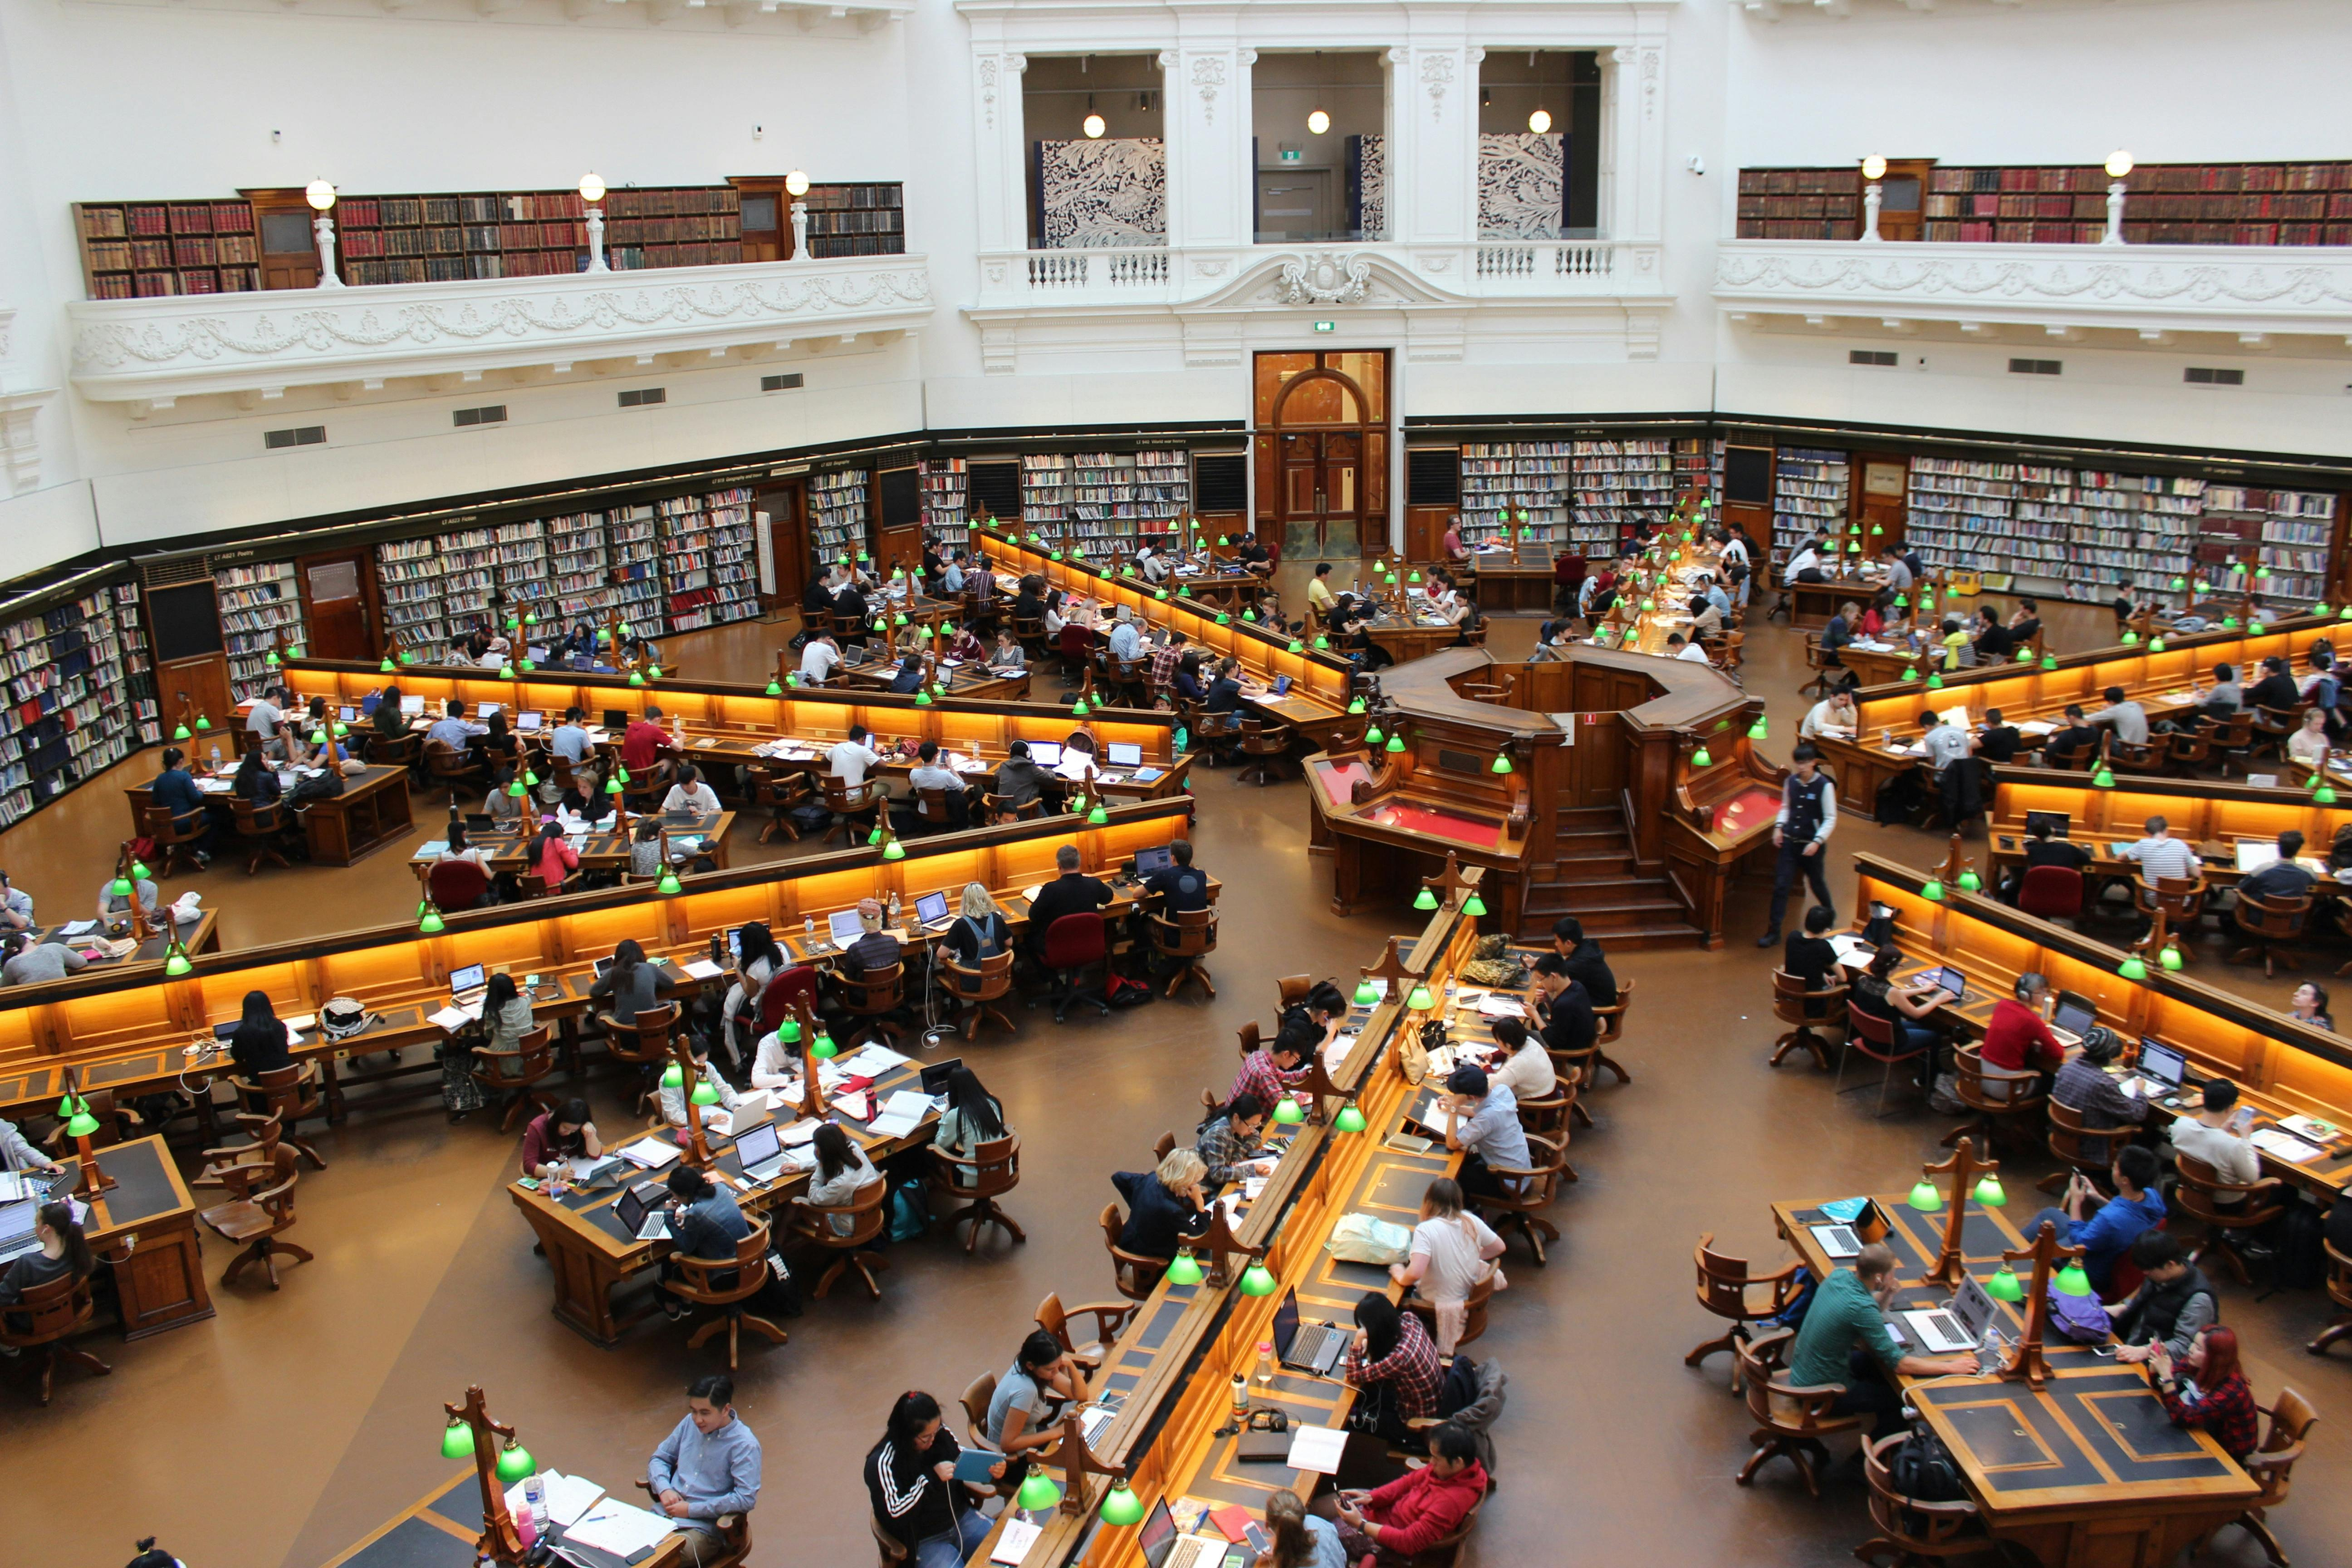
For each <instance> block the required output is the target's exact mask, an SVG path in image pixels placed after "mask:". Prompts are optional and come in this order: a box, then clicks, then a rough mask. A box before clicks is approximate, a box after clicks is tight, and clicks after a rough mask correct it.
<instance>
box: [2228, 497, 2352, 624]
mask: <svg viewBox="0 0 2352 1568" xmlns="http://www.w3.org/2000/svg"><path fill="white" fill-rule="evenodd" d="M2336 504H2337V503H2336V497H2335V496H2334V495H2333V494H2331V493H2330V492H2328V491H2326V490H2285V489H2248V488H2245V487H2242V486H2237V485H2219V484H2216V485H2208V486H2207V487H2206V489H2205V511H2204V516H2203V519H2202V521H2201V531H2200V534H2199V544H2200V548H2199V550H2198V552H2197V563H2198V567H2199V570H2200V572H2202V573H2203V574H2205V576H2206V577H2207V579H2208V580H2209V581H2211V582H2214V583H2217V584H2222V585H2224V586H2225V587H2228V588H2236V587H2239V586H2240V585H2241V584H2242V581H2243V579H2242V578H2239V577H2238V576H2237V575H2236V568H2237V566H2238V564H2239V563H2241V562H2242V560H2243V559H2244V554H2245V551H2246V550H2247V548H2249V547H2252V548H2254V549H2257V550H2259V551H2260V552H2261V555H2260V558H2259V560H2258V561H2257V562H2256V565H2257V567H2258V568H2260V567H2264V566H2267V567H2268V568H2270V573H2271V574H2270V575H2269V576H2268V577H2263V576H2261V575H2259V574H2258V575H2257V576H2256V577H2255V578H2254V598H2255V600H2256V601H2257V602H2258V603H2261V604H2263V605H2289V606H2294V607H2297V608H2300V607H2302V606H2305V605H2311V604H2314V603H2316V602H2318V601H2319V600H2322V599H2325V598H2327V597H2328V596H2329V587H2328V584H2329V581H2330V579H2329V577H2328V571H2327V565H2328V557H2329V553H2330V551H2331V549H2332V547H2333V545H2334V542H2335V538H2336Z"/></svg>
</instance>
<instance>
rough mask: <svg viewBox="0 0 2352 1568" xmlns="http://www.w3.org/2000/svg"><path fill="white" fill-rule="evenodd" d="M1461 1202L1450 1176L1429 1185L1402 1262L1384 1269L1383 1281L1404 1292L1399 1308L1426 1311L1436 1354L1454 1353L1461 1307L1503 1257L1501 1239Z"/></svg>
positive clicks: (1459, 1334) (1459, 1189)
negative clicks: (1432, 1323)
mask: <svg viewBox="0 0 2352 1568" xmlns="http://www.w3.org/2000/svg"><path fill="white" fill-rule="evenodd" d="M1463 1203H1464V1198H1463V1194H1462V1186H1461V1184H1460V1183H1458V1182H1456V1181H1454V1179H1453V1178H1452V1177H1450V1176H1440V1177H1438V1178H1437V1179H1436V1180H1435V1181H1433V1182H1432V1183H1430V1184H1429V1190H1428V1191H1426V1192H1424V1193H1423V1194H1422V1197H1421V1222H1420V1223H1419V1224H1418V1225H1416V1226H1413V1227H1412V1250H1411V1252H1410V1253H1409V1254H1408V1255H1407V1257H1406V1258H1405V1261H1404V1262H1402V1263H1391V1264H1390V1265H1389V1278H1390V1279H1393V1280H1395V1281H1396V1282H1397V1283H1398V1284H1400V1285H1402V1286H1403V1287H1404V1288H1405V1291H1406V1297H1407V1299H1406V1301H1405V1303H1404V1304H1405V1306H1406V1307H1408V1308H1415V1307H1425V1308H1428V1309H1430V1315H1431V1316H1432V1318H1433V1319H1434V1320H1435V1321H1436V1324H1437V1336H1436V1337H1437V1353H1438V1354H1439V1355H1441V1356H1450V1355H1452V1354H1453V1353H1454V1345H1455V1344H1456V1343H1458V1342H1460V1340H1461V1338H1462V1330H1463V1328H1464V1327H1465V1322H1464V1312H1463V1303H1464V1302H1465V1300H1468V1298H1469V1295H1470V1292H1471V1291H1473V1290H1475V1289H1477V1288H1478V1287H1479V1286H1480V1285H1482V1284H1484V1283H1485V1282H1486V1280H1487V1279H1489V1278H1491V1277H1492V1276H1493V1275H1494V1273H1495V1266H1496V1260H1497V1259H1499V1258H1501V1257H1502V1256H1503V1238H1502V1237H1499V1236H1496V1234H1495V1232H1494V1231H1493V1229H1492V1228H1491V1227H1489V1226H1487V1224H1486V1221H1485V1220H1483V1219H1480V1218H1479V1217H1478V1216H1477V1215H1475V1214H1472V1213H1470V1212H1469V1211H1468V1210H1466V1209H1465V1208H1464V1207H1463ZM1499 1285H1500V1282H1499V1281H1497V1286H1498V1288H1499Z"/></svg>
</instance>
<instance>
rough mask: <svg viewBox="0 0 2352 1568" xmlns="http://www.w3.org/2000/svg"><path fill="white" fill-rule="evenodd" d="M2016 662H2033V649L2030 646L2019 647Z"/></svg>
mask: <svg viewBox="0 0 2352 1568" xmlns="http://www.w3.org/2000/svg"><path fill="white" fill-rule="evenodd" d="M2017 662H2018V663H2020V664H2032V662H2033V650H2032V648H2030V647H2021V648H2019V649H2018V650H2017Z"/></svg>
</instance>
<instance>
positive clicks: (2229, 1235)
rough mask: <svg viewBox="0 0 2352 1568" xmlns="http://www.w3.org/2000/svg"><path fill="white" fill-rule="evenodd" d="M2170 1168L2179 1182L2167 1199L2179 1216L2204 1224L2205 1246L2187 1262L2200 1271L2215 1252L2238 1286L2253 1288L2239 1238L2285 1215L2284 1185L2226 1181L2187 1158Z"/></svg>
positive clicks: (2272, 1178)
mask: <svg viewBox="0 0 2352 1568" xmlns="http://www.w3.org/2000/svg"><path fill="white" fill-rule="evenodd" d="M2174 1169H2176V1170H2177V1171H2178V1172H2179V1175H2180V1180H2179V1182H2178V1183H2177V1184H2175V1185H2174V1187H2173V1189H2172V1201H2173V1202H2174V1203H2175V1204H2177V1205H2179V1207H2180V1212H2181V1213H2183V1214H2185V1215H2188V1216H2189V1218H2191V1219H2194V1220H2198V1221H2201V1222H2202V1223H2203V1225H2204V1226H2205V1243H2204V1245H2203V1246H2201V1247H2199V1248H2198V1249H2197V1251H2196V1254H2195V1255H2194V1256H2193V1257H2191V1258H2189V1261H2190V1262H2191V1263H2194V1264H2196V1265H2197V1266H2198V1267H2200V1268H2203V1267H2204V1266H2205V1260H2206V1259H2207V1258H2213V1257H2215V1256H2216V1255H2217V1254H2218V1255H2219V1257H2220V1258H2221V1262H2222V1263H2223V1264H2224V1265H2225V1266H2226V1267H2227V1268H2229V1271H2230V1272H2231V1274H2233V1275H2235V1276H2237V1279H2238V1283H2239V1284H2241V1285H2250V1284H2252V1279H2250V1278H2248V1276H2247V1273H2246V1260H2245V1258H2243V1257H2242V1256H2241V1255H2240V1253H2239V1250H2238V1245H2239V1239H2240V1238H2241V1237H2244V1236H2246V1235H2247V1234H2248V1233H2250V1232H2252V1231H2254V1230H2257V1229H2259V1228H2260V1227H2262V1226H2266V1225H2268V1224H2270V1222H2271V1221H2273V1220H2274V1219H2276V1218H2278V1216H2279V1215H2281V1214H2283V1213H2284V1212H2285V1209H2286V1203H2287V1197H2288V1195H2289V1194H2288V1191H2287V1186H2286V1184H2285V1183H2284V1181H2282V1180H2281V1179H2280V1178H2278V1177H2276V1176H2264V1177H2263V1178H2262V1180H2260V1181H2258V1182H2250V1183H2246V1184H2242V1185H2241V1184H2238V1183H2235V1182H2225V1181H2223V1180H2222V1179H2221V1173H2220V1172H2219V1171H2216V1170H2215V1169H2214V1168H2213V1167H2212V1166H2210V1165H2209V1164H2207V1163H2205V1162H2204V1161H2202V1160H2200V1159H2198V1158H2196V1157H2195V1156H2194V1155H2190V1154H2179V1155H2176V1156H2175V1159H2174Z"/></svg>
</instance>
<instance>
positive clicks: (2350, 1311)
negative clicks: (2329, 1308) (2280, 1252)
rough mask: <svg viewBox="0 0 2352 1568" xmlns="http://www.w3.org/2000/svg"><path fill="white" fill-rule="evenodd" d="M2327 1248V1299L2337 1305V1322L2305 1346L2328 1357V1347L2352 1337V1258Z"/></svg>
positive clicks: (2327, 1245)
mask: <svg viewBox="0 0 2352 1568" xmlns="http://www.w3.org/2000/svg"><path fill="white" fill-rule="evenodd" d="M2322 1245H2323V1246H2326V1247H2327V1299H2328V1300H2330V1301H2332V1302H2333V1303H2335V1306H2336V1321H2334V1322H2332V1323H2330V1324H2328V1325H2327V1327H2326V1328H2324V1329H2322V1330H2320V1331H2319V1337H2318V1338H2317V1339H2315V1340H2314V1341H2312V1342H2310V1343H2309V1344H2307V1345H2305V1346H2304V1347H2303V1348H2304V1349H2305V1350H2307V1351H2309V1352H2311V1353H2312V1354H2313V1355H2326V1353H2327V1347H2328V1346H2330V1345H2332V1344H2334V1343H2335V1342H2336V1341H2338V1340H2340V1339H2344V1338H2346V1337H2347V1336H2352V1258H2347V1257H2345V1256H2344V1254H2342V1253H2341V1252H2338V1251H2336V1247H2334V1245H2333V1244H2330V1243H2322Z"/></svg>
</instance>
